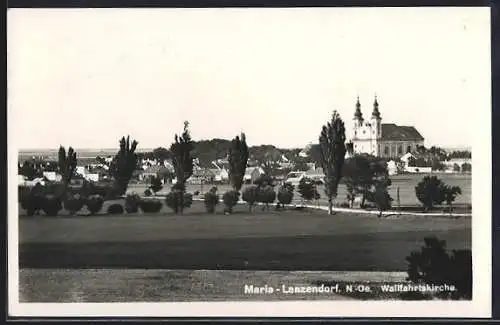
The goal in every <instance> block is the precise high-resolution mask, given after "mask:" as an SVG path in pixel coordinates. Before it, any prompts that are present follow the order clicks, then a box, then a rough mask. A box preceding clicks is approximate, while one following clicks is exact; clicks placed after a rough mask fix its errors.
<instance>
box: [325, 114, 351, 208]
mask: <svg viewBox="0 0 500 325" xmlns="http://www.w3.org/2000/svg"><path fill="white" fill-rule="evenodd" d="M345 142H346V137H345V126H344V121H342V119H341V118H340V115H339V114H338V112H337V111H334V112H333V114H332V119H331V121H330V122H328V123H327V124H326V125H324V126H323V129H322V130H321V135H320V136H319V146H320V163H321V167H323V172H324V173H325V194H326V195H327V197H328V213H329V214H333V200H334V199H335V198H336V197H337V194H338V186H339V182H340V178H341V177H342V167H343V165H344V159H345V154H346V146H345Z"/></svg>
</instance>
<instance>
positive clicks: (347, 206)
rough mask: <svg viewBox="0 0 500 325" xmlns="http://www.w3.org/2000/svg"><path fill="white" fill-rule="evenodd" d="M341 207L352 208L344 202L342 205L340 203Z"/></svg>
mask: <svg viewBox="0 0 500 325" xmlns="http://www.w3.org/2000/svg"><path fill="white" fill-rule="evenodd" d="M340 207H341V208H350V207H351V205H350V204H349V203H348V202H342V203H340Z"/></svg>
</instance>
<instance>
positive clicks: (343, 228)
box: [19, 203, 471, 271]
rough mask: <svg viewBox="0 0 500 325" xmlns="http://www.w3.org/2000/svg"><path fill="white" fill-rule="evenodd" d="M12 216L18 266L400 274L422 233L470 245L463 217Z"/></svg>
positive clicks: (241, 213) (197, 208)
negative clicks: (16, 231) (17, 221)
mask: <svg viewBox="0 0 500 325" xmlns="http://www.w3.org/2000/svg"><path fill="white" fill-rule="evenodd" d="M245 210H246V208H245V207H238V208H237V212H236V213H235V214H234V215H228V216H226V215H207V214H204V213H203V206H202V204H200V203H196V204H195V205H194V206H193V207H192V208H191V209H189V210H188V211H189V212H188V213H189V215H184V216H175V215H173V214H172V213H168V212H166V211H164V212H163V213H162V215H156V216H151V215H124V216H115V217H112V216H96V217H73V218H71V217H67V218H66V217H63V218H32V219H28V218H21V219H20V236H19V240H20V266H21V267H43V268H55V267H61V268H78V267H122V268H169V269H249V270H256V269H268V270H291V269H295V270H367V271H375V270H376V271H395V270H405V269H406V263H405V260H404V259H405V256H407V255H408V254H409V252H410V251H411V250H414V249H418V248H419V247H420V246H421V245H422V240H423V238H424V237H425V236H428V235H437V236H438V237H440V238H442V239H445V240H447V242H448V246H449V248H470V243H471V232H470V218H461V219H453V220H452V219H447V218H431V217H429V218H423V217H401V218H395V219H381V220H379V219H378V218H376V217H374V216H367V215H356V214H338V215H336V216H328V215H327V214H326V213H325V212H311V211H286V212H280V213H276V212H274V211H269V212H260V211H259V212H255V213H253V214H249V213H247V212H246V211H245Z"/></svg>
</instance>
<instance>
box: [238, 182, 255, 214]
mask: <svg viewBox="0 0 500 325" xmlns="http://www.w3.org/2000/svg"><path fill="white" fill-rule="evenodd" d="M241 198H242V199H243V201H245V202H247V203H248V210H249V211H250V212H252V207H253V205H254V204H255V202H258V201H259V187H257V186H255V185H250V186H248V187H246V188H245V190H244V191H243V195H242V197H241Z"/></svg>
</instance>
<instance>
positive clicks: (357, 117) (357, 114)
mask: <svg viewBox="0 0 500 325" xmlns="http://www.w3.org/2000/svg"><path fill="white" fill-rule="evenodd" d="M353 120H354V123H353V124H354V125H353V130H352V138H353V139H355V138H357V137H358V131H359V130H360V129H361V127H362V126H363V113H361V104H360V103H359V96H358V99H357V101H356V110H355V111H354V119H353Z"/></svg>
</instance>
